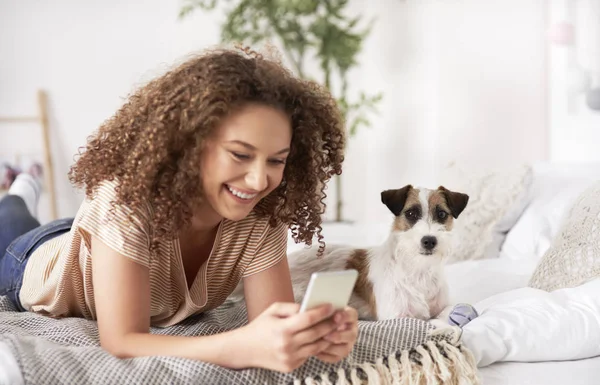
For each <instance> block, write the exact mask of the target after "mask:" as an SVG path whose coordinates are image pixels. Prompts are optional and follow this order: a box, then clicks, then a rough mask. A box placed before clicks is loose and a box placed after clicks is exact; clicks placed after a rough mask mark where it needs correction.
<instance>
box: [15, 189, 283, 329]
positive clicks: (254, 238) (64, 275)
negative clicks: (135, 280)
mask: <svg viewBox="0 0 600 385" xmlns="http://www.w3.org/2000/svg"><path fill="white" fill-rule="evenodd" d="M115 187H116V183H115V182H104V183H102V184H101V185H100V186H99V187H98V189H97V190H96V192H95V193H94V196H93V197H92V199H86V200H85V201H84V202H83V203H82V205H81V207H80V209H79V211H78V213H77V216H76V217H75V221H74V222H73V227H72V228H71V231H70V232H68V233H65V234H63V235H61V236H58V237H56V238H53V239H51V240H50V241H47V242H45V243H44V244H42V245H41V246H40V247H39V248H38V249H37V250H35V252H34V253H33V254H32V255H31V257H30V259H29V261H28V262H27V266H26V268H25V272H24V277H23V286H22V288H21V292H20V295H19V298H20V300H21V303H22V305H23V307H24V308H25V309H27V310H29V311H32V312H38V313H42V314H46V315H49V316H53V317H73V316H76V317H85V318H88V319H95V318H96V310H95V306H94V287H93V285H92V256H91V236H92V235H93V236H95V237H97V238H98V239H100V240H101V241H102V242H104V243H105V244H106V245H107V246H109V247H111V248H112V249H114V250H115V251H117V252H119V253H121V254H122V255H124V256H125V257H126V258H130V259H132V260H133V261H135V262H137V263H139V264H141V265H143V266H146V267H148V269H149V273H150V316H151V324H152V325H153V326H159V327H165V326H171V325H173V324H176V323H178V322H180V321H182V320H184V319H185V318H187V317H189V316H191V315H193V314H198V313H201V312H203V311H207V310H210V309H213V308H215V307H218V306H219V305H221V304H222V303H223V302H224V301H225V299H226V298H227V296H229V294H231V292H232V291H233V290H234V289H235V287H236V286H237V284H238V282H239V281H240V279H241V278H243V277H247V276H249V275H252V274H256V273H259V272H261V271H264V270H266V269H268V268H270V267H272V266H273V265H275V264H277V263H278V262H279V261H281V259H282V258H284V257H285V255H286V245H287V228H286V226H285V225H283V224H280V225H278V226H277V227H271V226H269V224H268V219H267V218H258V217H257V216H256V214H255V213H254V212H252V213H251V214H250V215H249V216H248V217H246V218H244V219H242V220H240V221H230V220H227V219H224V220H223V221H221V223H220V225H219V229H218V232H217V236H216V239H215V243H214V245H215V246H214V247H213V250H212V252H211V254H210V257H209V258H208V260H207V261H206V262H205V263H204V264H203V265H202V267H201V268H200V270H199V272H198V274H197V276H196V279H195V280H194V282H193V284H192V285H191V287H190V288H189V290H188V285H187V281H186V278H185V272H184V268H183V262H182V258H181V252H180V247H179V240H178V239H176V238H175V239H172V240H167V241H161V243H160V244H159V246H158V248H157V249H156V251H155V252H152V253H151V252H150V251H149V245H150V238H149V234H150V225H149V223H150V222H149V218H150V216H149V213H150V209H149V208H148V209H145V210H137V211H135V212H133V211H132V210H130V209H129V208H127V207H124V206H120V205H119V206H115V209H114V210H112V211H111V207H112V206H111V201H113V200H115V199H116V193H115ZM130 218H131V219H133V220H130ZM96 258H97V256H96Z"/></svg>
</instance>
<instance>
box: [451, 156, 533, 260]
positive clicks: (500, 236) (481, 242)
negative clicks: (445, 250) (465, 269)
mask: <svg viewBox="0 0 600 385" xmlns="http://www.w3.org/2000/svg"><path fill="white" fill-rule="evenodd" d="M440 181H441V182H442V183H443V184H444V186H445V187H446V188H448V189H450V190H453V191H458V192H462V193H465V194H468V195H469V204H468V205H467V207H466V208H465V210H464V211H463V212H462V214H461V215H460V216H459V217H458V219H457V220H456V222H455V225H454V231H453V233H454V234H453V240H454V241H453V251H452V253H451V254H450V257H449V258H448V261H449V262H450V263H452V262H457V261H464V260H474V259H485V258H496V257H498V255H499V254H500V248H501V247H502V244H503V242H504V239H505V238H506V234H507V233H508V231H509V230H510V229H511V227H512V226H513V225H514V224H515V223H516V222H517V220H518V219H519V216H520V215H521V213H522V212H523V210H524V209H525V207H526V206H527V203H528V202H529V199H530V187H531V181H532V170H531V166H529V165H522V166H518V167H513V168H505V169H496V170H491V171H489V170H485V169H483V168H480V169H477V168H476V167H475V166H460V167H459V166H452V167H451V168H449V169H448V170H447V171H446V172H445V173H444V175H443V176H442V178H441V179H440Z"/></svg>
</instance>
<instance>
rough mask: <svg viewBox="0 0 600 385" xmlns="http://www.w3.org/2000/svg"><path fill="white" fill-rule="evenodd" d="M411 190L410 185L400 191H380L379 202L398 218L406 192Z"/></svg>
mask: <svg viewBox="0 0 600 385" xmlns="http://www.w3.org/2000/svg"><path fill="white" fill-rule="evenodd" d="M412 188H413V187H412V186H411V185H406V186H404V187H402V188H401V189H396V190H385V191H382V192H381V202H383V203H384V204H385V205H386V206H387V207H388V209H390V211H391V212H392V213H393V214H394V215H395V216H398V215H400V213H401V212H402V209H403V208H404V203H406V197H407V196H408V192H409V191H410V189H412Z"/></svg>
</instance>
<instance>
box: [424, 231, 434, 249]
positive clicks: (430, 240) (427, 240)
mask: <svg viewBox="0 0 600 385" xmlns="http://www.w3.org/2000/svg"><path fill="white" fill-rule="evenodd" d="M421 245H422V246H423V248H424V249H425V250H433V249H434V248H435V246H437V238H436V237H433V236H431V235H427V236H424V237H423V238H421Z"/></svg>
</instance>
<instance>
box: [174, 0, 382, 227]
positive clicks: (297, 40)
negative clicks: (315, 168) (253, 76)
mask: <svg viewBox="0 0 600 385" xmlns="http://www.w3.org/2000/svg"><path fill="white" fill-rule="evenodd" d="M219 3H225V4H227V7H226V10H225V15H226V17H225V22H224V23H223V24H222V26H221V40H222V41H223V42H236V43H245V44H249V45H256V44H259V43H266V42H270V43H274V44H275V45H276V46H277V47H278V48H279V49H280V50H281V51H282V52H283V55H284V57H285V60H286V61H287V62H288V64H289V65H290V66H291V67H292V69H293V70H294V71H295V73H296V74H297V75H298V76H300V77H302V78H305V79H312V80H316V81H319V82H320V83H321V84H323V85H324V86H325V87H327V88H328V89H329V90H330V92H331V93H332V94H333V95H334V96H335V97H336V99H337V101H338V104H339V106H340V110H341V111H342V114H343V116H344V119H345V121H346V127H347V129H348V134H349V137H353V136H354V135H355V134H356V132H357V130H358V129H359V128H360V127H361V126H367V127H368V126H370V121H369V119H368V113H369V112H374V111H376V110H375V107H376V105H377V103H378V102H379V101H380V100H381V98H382V94H381V93H378V94H375V95H367V94H366V93H365V92H362V91H361V92H359V93H358V96H356V97H354V98H351V97H350V95H349V91H348V73H349V71H350V70H351V69H352V68H355V67H357V66H358V61H357V56H358V55H359V53H360V51H361V50H362V47H363V42H364V39H365V38H366V37H367V36H368V35H369V33H370V31H371V28H372V23H370V24H369V25H367V26H364V27H363V26H360V24H361V20H362V18H361V17H360V16H355V17H348V16H346V12H347V6H348V0H221V1H220V2H219V0H185V2H184V3H183V6H182V8H181V11H180V14H179V17H180V18H184V17H186V16H187V15H189V14H190V13H191V12H193V11H194V10H196V9H198V8H199V9H202V10H205V11H212V10H214V9H215V8H216V7H217V6H219ZM307 64H308V65H310V64H317V65H318V66H317V68H318V70H317V71H310V70H308V69H307V67H308V65H307ZM341 182H342V181H341V176H337V178H336V184H335V187H336V211H335V221H337V222H342V221H343V211H342V205H343V200H342V184H341Z"/></svg>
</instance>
